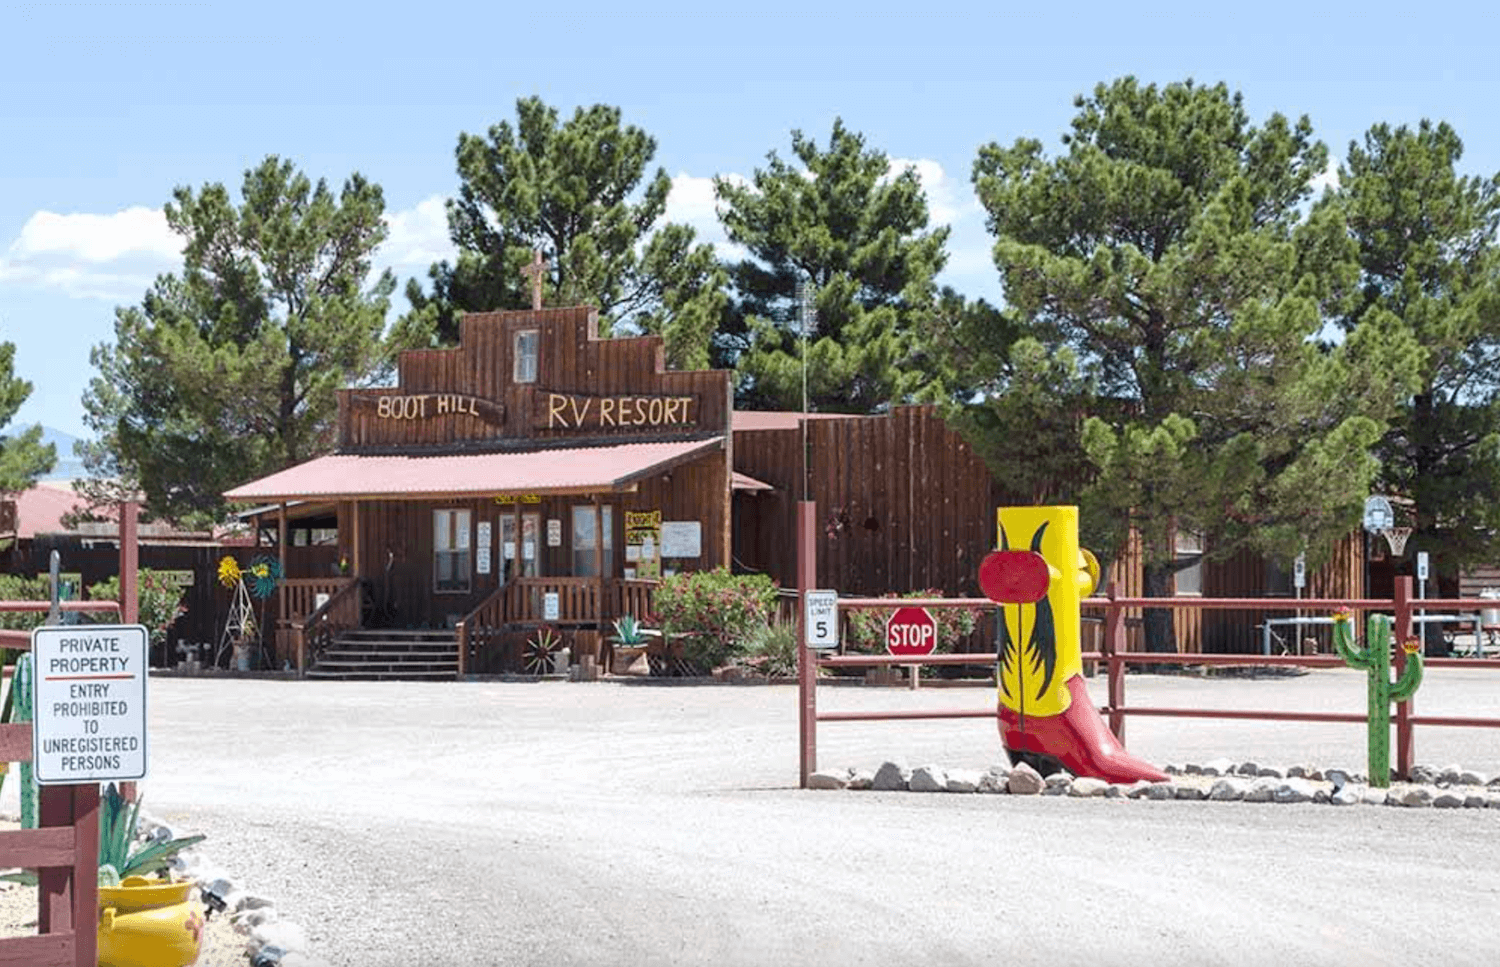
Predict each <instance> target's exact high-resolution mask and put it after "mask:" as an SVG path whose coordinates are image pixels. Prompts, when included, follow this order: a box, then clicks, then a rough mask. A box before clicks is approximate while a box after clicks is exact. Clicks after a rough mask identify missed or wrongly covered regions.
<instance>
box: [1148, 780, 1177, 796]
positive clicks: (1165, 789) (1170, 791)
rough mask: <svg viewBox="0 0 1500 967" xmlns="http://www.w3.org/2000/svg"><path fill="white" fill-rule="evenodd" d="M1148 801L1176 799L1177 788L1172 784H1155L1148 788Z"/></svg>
mask: <svg viewBox="0 0 1500 967" xmlns="http://www.w3.org/2000/svg"><path fill="white" fill-rule="evenodd" d="M1146 798H1147V799H1156V800H1162V799H1176V798H1177V787H1176V786H1175V785H1173V784H1172V783H1170V782H1153V783H1151V785H1149V786H1147V787H1146Z"/></svg>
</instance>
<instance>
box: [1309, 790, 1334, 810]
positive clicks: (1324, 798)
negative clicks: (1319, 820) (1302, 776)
mask: <svg viewBox="0 0 1500 967" xmlns="http://www.w3.org/2000/svg"><path fill="white" fill-rule="evenodd" d="M1332 798H1333V794H1332V793H1330V792H1329V791H1328V790H1327V789H1324V788H1322V787H1319V788H1317V789H1314V790H1313V798H1312V801H1313V802H1315V803H1317V804H1318V805H1320V806H1326V805H1328V802H1329V800H1330V799H1332Z"/></svg>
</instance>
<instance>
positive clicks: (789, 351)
mask: <svg viewBox="0 0 1500 967" xmlns="http://www.w3.org/2000/svg"><path fill="white" fill-rule="evenodd" d="M792 154H793V156H794V157H795V159H796V161H797V164H792V163H788V162H786V161H783V160H782V159H781V158H779V157H778V156H777V155H776V153H775V152H772V153H771V154H770V156H769V160H768V162H767V165H766V167H765V168H764V169H756V171H755V174H754V177H753V178H752V179H751V183H750V184H748V185H746V184H737V183H735V182H733V181H730V180H728V179H724V178H716V179H715V180H714V190H715V194H716V195H717V197H718V199H719V201H720V202H721V203H722V204H723V206H724V209H723V213H722V215H721V219H722V221H723V223H724V227H725V229H726V231H727V233H728V235H729V239H730V241H732V242H734V243H736V244H739V245H743V246H744V247H745V248H746V249H748V250H749V253H750V258H748V259H745V260H743V261H741V262H739V263H738V264H737V265H735V266H734V267H733V269H732V279H733V283H734V288H735V292H736V297H737V298H736V301H735V303H734V305H733V307H732V310H731V315H730V318H729V319H728V321H727V322H726V324H725V325H724V326H723V327H722V328H721V329H720V332H719V335H718V337H717V340H716V349H717V351H718V353H719V359H720V360H721V362H722V363H723V364H734V365H736V366H737V368H738V370H739V387H738V390H737V393H738V397H739V404H740V405H742V406H744V407H747V408H752V409H797V408H799V407H800V406H801V400H802V378H803V365H802V350H801V341H800V340H801V332H800V327H799V322H798V315H799V308H800V303H799V301H798V286H799V283H803V282H807V283H810V284H811V286H812V299H813V300H814V301H815V304H816V308H817V332H816V334H815V335H810V336H809V345H808V349H807V366H806V370H807V378H808V396H809V399H810V401H811V404H812V406H813V408H814V409H817V410H824V411H832V412H845V413H869V412H873V411H875V410H876V409H877V408H879V407H881V406H885V405H887V404H889V403H892V402H897V401H899V400H900V399H901V398H902V397H903V396H904V395H906V394H907V393H909V392H910V391H911V390H912V389H914V385H915V384H914V383H913V382H912V381H911V380H910V379H907V378H903V369H902V364H903V363H904V362H905V360H906V357H907V355H908V354H909V353H910V352H911V351H912V346H911V338H910V334H911V330H912V328H913V327H914V326H915V325H916V323H917V320H918V318H919V317H920V315H921V314H922V313H924V312H925V311H927V309H928V308H929V307H930V306H931V304H932V301H933V297H934V294H935V293H934V288H935V287H934V284H933V277H934V276H936V275H937V273H938V272H939V271H940V270H941V269H942V267H943V264H944V262H945V261H946V258H947V256H946V255H945V253H944V245H945V244H946V243H947V239H948V229H947V228H938V229H934V230H931V231H929V230H928V213H927V200H926V196H925V195H924V194H923V191H922V184H921V182H920V180H919V179H918V178H917V174H916V171H915V170H914V169H912V168H907V169H906V170H904V171H900V172H895V173H893V172H892V171H891V166H890V162H889V161H888V160H887V158H886V156H885V155H884V154H883V153H881V152H880V151H877V150H875V149H873V148H867V147H866V146H865V140H864V138H863V137H862V136H860V135H859V134H856V133H854V132H852V131H849V130H848V129H847V128H845V127H844V124H843V122H842V121H835V122H834V125H833V132H832V134H831V135H830V136H829V139H828V147H827V148H826V149H823V148H820V147H819V146H818V145H817V143H816V142H814V141H813V140H812V139H810V138H807V137H805V136H804V135H803V134H802V132H801V131H793V132H792Z"/></svg>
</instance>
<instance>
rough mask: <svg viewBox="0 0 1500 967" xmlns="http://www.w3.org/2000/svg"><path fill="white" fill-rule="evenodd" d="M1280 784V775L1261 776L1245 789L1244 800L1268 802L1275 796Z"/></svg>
mask: <svg viewBox="0 0 1500 967" xmlns="http://www.w3.org/2000/svg"><path fill="white" fill-rule="evenodd" d="M1280 785H1281V777H1280V776H1261V777H1259V778H1258V779H1256V780H1255V781H1254V782H1252V783H1250V788H1249V789H1246V790H1245V802H1270V801H1271V800H1272V799H1274V798H1276V789H1277V787H1279V786H1280Z"/></svg>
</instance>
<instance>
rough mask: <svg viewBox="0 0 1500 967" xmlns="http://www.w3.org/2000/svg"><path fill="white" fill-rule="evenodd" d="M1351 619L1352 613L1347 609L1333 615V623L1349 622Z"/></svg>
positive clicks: (1341, 609)
mask: <svg viewBox="0 0 1500 967" xmlns="http://www.w3.org/2000/svg"><path fill="white" fill-rule="evenodd" d="M1353 618H1354V612H1353V611H1351V610H1349V609H1348V608H1340V609H1338V610H1337V611H1335V612H1334V613H1333V620H1334V621H1351V620H1353Z"/></svg>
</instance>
